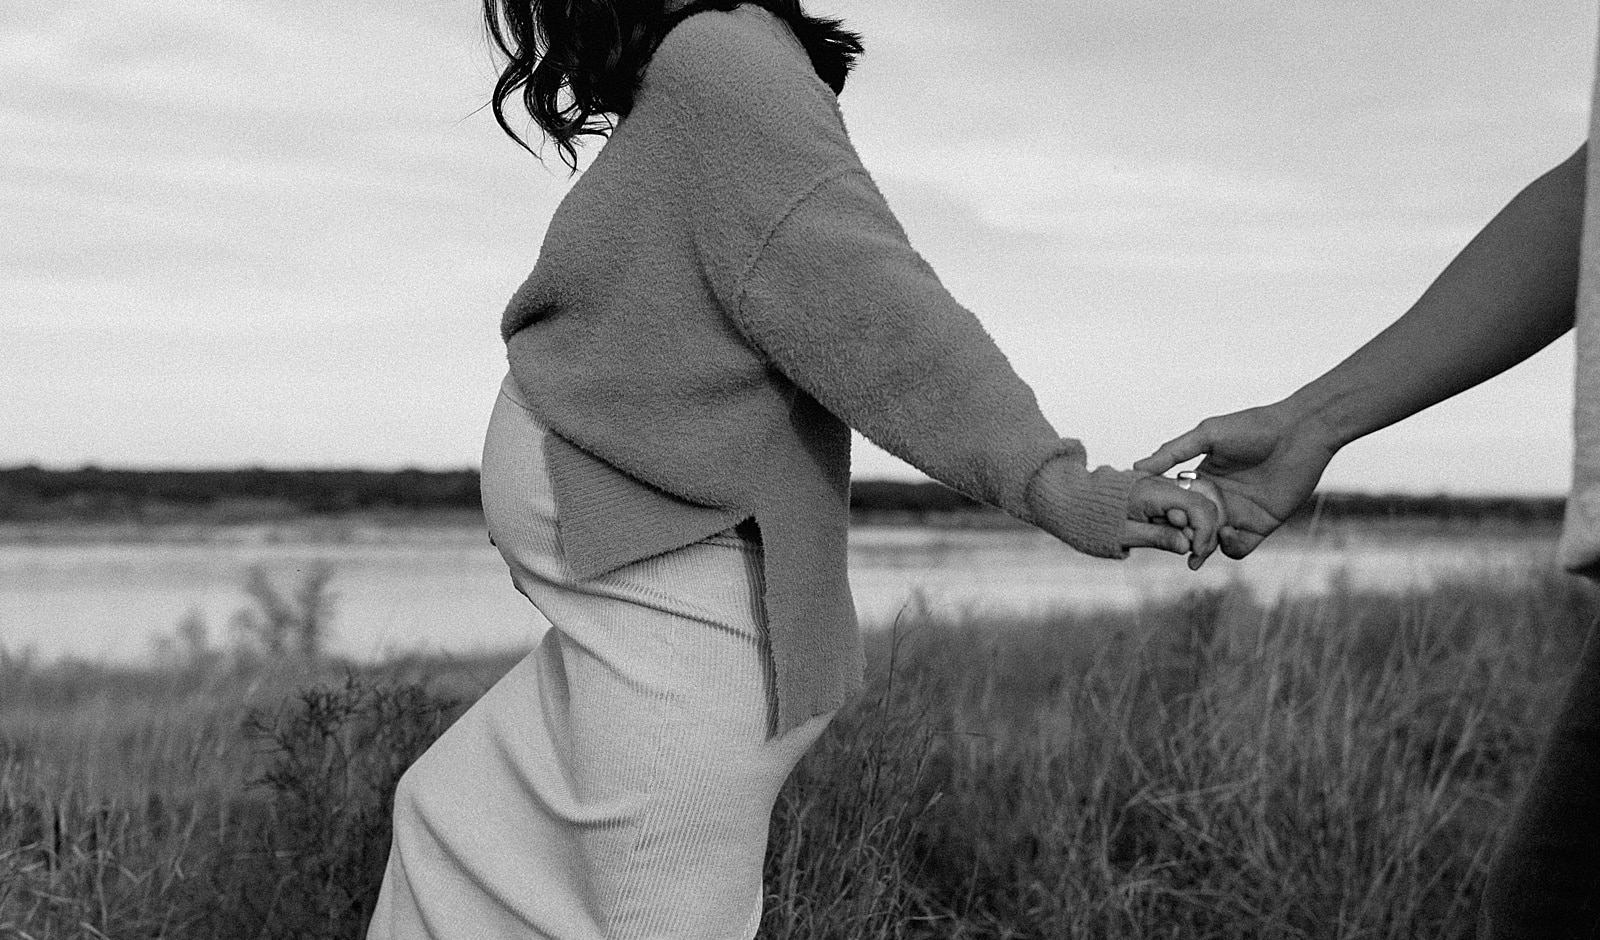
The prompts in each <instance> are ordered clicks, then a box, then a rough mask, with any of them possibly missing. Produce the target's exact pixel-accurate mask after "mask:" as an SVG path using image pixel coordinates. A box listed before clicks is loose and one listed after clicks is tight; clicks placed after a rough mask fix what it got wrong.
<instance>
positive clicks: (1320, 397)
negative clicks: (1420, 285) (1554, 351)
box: [1289, 145, 1588, 447]
mask: <svg viewBox="0 0 1600 940" xmlns="http://www.w3.org/2000/svg"><path fill="white" fill-rule="evenodd" d="M1587 151H1588V146H1587V145H1584V146H1583V147H1580V148H1578V150H1577V152H1575V153H1574V154H1573V155H1572V156H1570V157H1568V158H1567V159H1566V160H1564V161H1562V162H1561V164H1560V165H1558V166H1556V167H1555V168H1554V169H1552V170H1550V171H1549V172H1547V173H1545V174H1544V175H1543V176H1541V177H1539V178H1538V179H1536V180H1534V181H1533V182H1532V183H1530V184H1529V185H1528V186H1527V188H1525V189H1524V190H1523V191H1522V192H1521V193H1519V194H1518V195H1517V197H1516V198H1515V199H1513V200H1511V202H1510V203H1509V204H1508V205H1507V206H1506V207H1505V208H1504V209H1503V210H1501V211H1500V213H1499V214H1498V215H1496V216H1495V217H1494V219H1493V220H1492V221H1490V223H1489V224H1488V225H1487V226H1485V227H1484V229H1483V231H1481V232H1479V233H1478V235H1477V236H1476V237H1475V238H1473V240H1472V241H1471V242H1470V243H1468V245H1467V247H1466V248H1464V249H1462V251H1461V253H1460V254H1459V255H1457V256H1456V257H1455V260H1453V261H1451V262H1450V264H1449V266H1447V267H1446V268H1445V269H1444V271H1443V272H1442V273H1441V274H1440V275H1439V277H1438V278H1437V279H1435V280H1434V282H1433V284H1432V285H1431V286H1429V288H1428V289H1427V291H1425V292H1424V293H1423V295H1422V296H1421V298H1419V299H1418V300H1417V302H1416V303H1415V304H1414V305H1412V307H1411V309H1410V310H1407V311H1406V313H1405V315H1404V316H1402V317H1401V318H1400V319H1399V320H1396V321H1395V322H1394V323H1393V324H1392V325H1391V326H1389V328H1388V329H1386V330H1384V331H1383V332H1382V333H1379V334H1378V335H1377V336H1375V337H1373V338H1372V339H1371V340H1370V341H1369V342H1368V343H1367V344H1366V345H1364V346H1362V347H1361V348H1360V349H1358V350H1356V351H1355V352H1354V353H1353V354H1351V356H1350V357H1349V358H1348V359H1345V360H1344V361H1343V362H1341V363H1339V364H1338V365H1337V366H1335V367H1333V368H1332V369H1330V370H1329V371H1328V372H1326V373H1324V374H1323V375H1322V376H1321V377H1319V378H1317V379H1316V380H1314V381H1312V382H1311V383H1310V384H1308V385H1306V386H1305V387H1304V388H1302V389H1300V390H1299V391H1297V392H1295V393H1294V394H1293V395H1292V396H1290V398H1289V405H1290V408H1291V410H1292V412H1298V413H1299V414H1301V415H1303V416H1304V417H1305V418H1306V419H1308V420H1313V421H1315V422H1317V423H1319V424H1321V425H1322V426H1323V427H1324V428H1325V429H1326V431H1327V432H1328V433H1330V434H1331V436H1332V439H1333V441H1334V442H1336V444H1337V446H1341V447H1342V446H1343V445H1345V444H1348V443H1350V442H1351V441H1353V440H1356V439H1357V438H1359V437H1362V436H1363V435H1366V434H1370V433H1371V432H1373V431H1376V430H1378V429H1379V428H1384V427H1388V426H1389V425H1391V424H1394V423H1395V422H1397V421H1401V420H1403V419H1405V418H1408V417H1410V416H1411V415H1413V414H1416V413H1417V412H1419V411H1422V410H1423V409H1425V408H1427V407H1429V406H1431V405H1434V404H1437V403H1439V402H1441V401H1444V400H1445V399H1447V398H1450V397H1452V396H1454V395H1456V394H1459V393H1461V392H1464V391H1466V390H1467V389H1469V388H1471V387H1473V386H1474V385H1477V384H1478V383H1480V382H1483V381H1485V380H1486V379H1491V378H1493V377H1495V376H1497V375H1499V374H1500V373H1502V372H1504V371H1506V370H1507V369H1509V368H1511V367H1512V366H1514V365H1516V364H1517V363H1519V362H1521V361H1523V360H1524V359H1527V358H1528V357H1529V356H1532V355H1533V354H1534V353H1536V352H1538V351H1539V350H1541V349H1543V348H1544V347H1546V346H1548V345H1549V344H1550V343H1552V342H1554V341H1555V340H1556V339H1557V338H1558V337H1560V336H1561V335H1562V334H1564V333H1566V332H1567V331H1568V330H1570V329H1572V317H1573V307H1574V302H1575V299H1576V296H1577V289H1578V242H1579V237H1580V233H1581V231H1582V227H1583V193H1584V176H1585V169H1586V163H1587V159H1586V157H1587Z"/></svg>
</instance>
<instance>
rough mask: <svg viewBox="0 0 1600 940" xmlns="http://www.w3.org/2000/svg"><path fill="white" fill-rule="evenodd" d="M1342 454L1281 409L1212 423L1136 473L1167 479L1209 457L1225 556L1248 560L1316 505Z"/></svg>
mask: <svg viewBox="0 0 1600 940" xmlns="http://www.w3.org/2000/svg"><path fill="white" fill-rule="evenodd" d="M1338 450H1339V448H1338V445H1337V444H1336V443H1335V442H1334V438H1333V437H1332V435H1331V434H1329V433H1326V432H1325V429H1323V428H1322V426H1321V424H1320V423H1319V422H1317V421H1315V420H1312V419H1310V418H1309V417H1307V416H1298V417H1297V416H1295V415H1293V414H1291V411H1290V408H1289V406H1288V405H1286V404H1284V403H1279V404H1277V405H1269V406H1267V407H1264V408H1250V409H1246V410H1245V411H1236V412H1234V413H1233V414H1228V415H1222V416H1220V417H1216V418H1207V419H1206V420H1204V421H1202V422H1200V424H1199V425H1197V426H1196V427H1195V428H1194V430H1192V431H1189V432H1188V433H1187V434H1183V435H1180V436H1179V437H1176V438H1173V439H1172V440H1170V441H1168V442H1167V443H1165V444H1162V445H1161V447H1159V448H1158V449H1157V450H1156V452H1155V453H1153V454H1151V455H1150V456H1148V457H1146V458H1144V459H1143V460H1140V461H1138V462H1136V463H1135V464H1134V465H1133V468H1134V469H1135V470H1140V471H1143V472H1145V473H1165V472H1166V471H1168V470H1170V469H1172V468H1173V467H1175V466H1177V465H1178V464H1180V463H1183V462H1184V461H1186V460H1192V459H1194V458H1195V457H1198V456H1200V455H1201V454H1205V455H1206V459H1205V460H1204V461H1202V462H1201V464H1200V472H1201V473H1202V474H1204V475H1205V477H1207V478H1209V479H1210V480H1211V482H1213V483H1214V484H1216V487H1217V489H1218V490H1220V491H1221V493H1222V499H1223V505H1224V507H1225V510H1226V513H1227V517H1228V518H1227V520H1226V521H1225V523H1224V526H1223V528H1222V530H1221V533H1220V536H1221V544H1222V553H1223V554H1224V555H1227V556H1228V557H1229V558H1243V557H1244V556H1246V555H1248V554H1250V553H1251V552H1252V551H1254V550H1255V547H1256V546H1257V545H1260V544H1261V542H1262V540H1264V539H1265V538H1266V537H1267V536H1268V535H1271V534H1272V533H1273V531H1274V530H1276V529H1277V528H1278V527H1279V526H1281V525H1283V523H1284V521H1285V520H1287V519H1288V518H1289V517H1290V516H1292V515H1294V511H1295V510H1296V509H1299V508H1300V505H1301V504H1302V503H1304V502H1305V501H1306V500H1307V499H1309V498H1310V497H1311V494H1312V492H1313V491H1315V490H1316V488H1317V481H1318V480H1320V479H1322V471H1323V470H1325V469H1326V468H1327V466H1328V461H1330V460H1332V459H1333V455H1334V454H1335V453H1337V452H1338ZM1192 566H1193V565H1192ZM1193 567H1198V566H1193Z"/></svg>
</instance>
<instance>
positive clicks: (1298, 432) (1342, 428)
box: [1269, 385, 1371, 454]
mask: <svg viewBox="0 0 1600 940" xmlns="http://www.w3.org/2000/svg"><path fill="white" fill-rule="evenodd" d="M1350 402H1351V396H1349V395H1348V394H1342V393H1337V392H1331V391H1327V390H1323V389H1317V388H1315V387H1314V385H1308V386H1306V387H1305V388H1302V389H1300V390H1299V391H1297V392H1295V393H1294V394H1293V395H1290V396H1289V397H1288V398H1285V399H1283V400H1282V401H1280V402H1278V403H1277V404H1274V405H1271V406H1269V407H1270V408H1271V409H1272V410H1273V412H1274V413H1275V414H1276V416H1277V417H1278V419H1279V420H1280V421H1282V422H1283V423H1284V426H1285V427H1287V428H1290V429H1291V430H1292V432H1293V434H1294V436H1295V437H1298V438H1300V439H1301V440H1303V441H1306V442H1307V443H1309V444H1313V445H1315V446H1318V447H1322V448H1325V449H1326V450H1327V451H1328V453H1330V454H1333V453H1336V452H1338V451H1339V449H1340V448H1342V447H1344V446H1345V445H1346V444H1349V443H1350V442H1351V441H1354V440H1355V439H1357V438H1359V437H1361V436H1362V435H1364V434H1366V433H1368V432H1369V431H1370V430H1371V428H1367V427H1364V426H1363V425H1362V423H1361V422H1360V421H1359V420H1357V413H1356V411H1355V410H1354V409H1352V408H1351V407H1350Z"/></svg>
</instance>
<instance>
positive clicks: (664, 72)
mask: <svg viewBox="0 0 1600 940" xmlns="http://www.w3.org/2000/svg"><path fill="white" fill-rule="evenodd" d="M640 91H641V94H652V93H656V94H666V95H668V96H670V97H671V98H673V99H674V100H675V101H677V102H678V103H679V105H680V106H682V107H686V108H689V109H692V110H700V109H702V108H710V109H712V110H713V111H731V112H734V113H737V114H741V115H742V116H745V117H748V116H751V112H752V111H753V112H757V113H759V112H762V111H766V110H769V109H773V108H777V109H781V112H783V113H788V114H790V115H794V114H796V113H804V112H806V111H816V110H818V109H820V110H821V111H823V112H827V113H830V114H834V115H836V114H837V107H836V105H835V103H834V96H833V92H832V91H830V90H829V89H828V86H827V85H825V84H824V83H823V82H822V80H821V79H820V78H818V77H817V74H816V72H815V71H814V70H813V69H812V67H811V62H810V60H809V59H808V58H807V56H806V53H805V50H804V49H803V48H802V47H801V46H800V44H799V41H798V40H796V39H795V38H794V36H793V34H791V33H790V32H789V27H788V26H787V25H786V24H785V23H783V21H781V20H779V19H778V18H777V17H775V16H773V15H772V14H771V13H769V12H767V11H766V10H764V9H762V8H761V7H757V6H753V5H748V4H747V5H744V6H741V7H738V8H736V9H735V10H733V11H731V12H722V11H718V10H710V11H706V12H704V13H698V14H695V15H694V16H691V17H689V18H688V19H686V20H684V21H683V22H682V23H680V24H679V25H678V26H677V28H675V29H673V30H672V32H670V33H668V34H667V36H666V38H665V39H663V40H662V42H661V46H660V47H659V48H658V49H657V50H656V53H655V56H654V57H653V58H652V59H651V61H650V64H649V66H648V67H647V68H646V70H645V75H644V85H643V87H641V89H640Z"/></svg>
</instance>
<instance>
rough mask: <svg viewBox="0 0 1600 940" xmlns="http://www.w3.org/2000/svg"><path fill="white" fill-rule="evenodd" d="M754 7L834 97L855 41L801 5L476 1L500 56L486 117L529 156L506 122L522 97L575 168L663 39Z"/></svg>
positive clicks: (626, 102)
mask: <svg viewBox="0 0 1600 940" xmlns="http://www.w3.org/2000/svg"><path fill="white" fill-rule="evenodd" d="M742 3H751V4H754V5H755V6H759V7H762V8H763V9H766V10H767V11H769V12H771V13H772V14H773V15H775V16H777V17H778V18H779V19H782V20H783V21H784V22H786V23H788V24H789V28H790V29H792V30H793V31H794V34H795V36H796V38H798V39H799V40H800V43H801V45H803V46H804V47H805V50H806V53H807V54H808V55H809V56H810V57H811V65H812V68H814V69H816V71H817V75H818V77H820V78H821V79H822V80H823V81H824V82H826V83H827V84H828V87H830V88H832V89H833V92H834V94H838V93H839V92H840V91H842V90H843V89H844V80H845V77H846V76H847V75H848V74H849V73H850V69H851V68H852V67H853V66H854V65H855V60H856V57H857V56H859V55H860V54H861V37H860V36H858V35H856V34H855V33H852V32H850V31H849V30H847V29H845V28H844V24H842V23H841V22H839V21H838V20H835V19H829V18H826V17H817V16H810V15H808V14H807V13H806V12H805V11H804V10H802V9H801V7H800V0H696V2H692V3H690V4H689V5H687V6H685V7H683V8H681V9H679V10H675V11H673V12H672V13H668V12H667V10H666V0H483V21H484V26H485V27H486V28H487V30H488V33H489V39H490V41H492V42H493V43H494V45H495V47H496V48H498V49H499V50H500V52H501V53H503V54H504V55H505V57H506V60H507V61H506V66H505V69H504V70H503V71H502V72H501V73H500V80H499V81H498V82H496V83H495V86H494V96H493V98H492V99H491V106H492V107H493V109H494V117H495V120H496V121H497V122H498V123H499V124H500V128H501V130H503V131H505V132H506V134H507V135H508V136H510V137H511V139H512V140H515V141H516V142H517V143H518V144H520V145H521V146H522V148H523V149H525V150H527V151H528V152H530V153H533V152H534V150H533V148H532V147H529V146H528V143H527V141H525V140H523V139H522V135H520V134H518V133H517V132H516V131H515V130H514V129H513V128H512V127H511V124H510V122H509V121H508V120H507V118H506V112H505V103H506V101H507V100H508V99H510V98H511V97H512V96H513V95H516V94H518V92H519V91H520V92H521V98H522V104H523V106H524V107H525V108H527V110H528V115H529V116H530V117H532V118H533V122H534V123H535V124H537V125H539V128H540V129H541V130H542V131H544V135H545V137H546V138H547V139H549V140H550V141H551V142H552V143H554V144H555V145H556V149H558V150H559V151H560V152H561V158H562V161H563V162H565V163H566V164H567V166H569V167H571V168H572V169H574V170H576V169H577V165H578V149H577V145H578V143H579V141H580V139H581V138H583V137H585V136H597V137H603V136H605V135H606V134H609V133H610V132H611V130H612V128H614V127H615V126H616V122H617V121H618V120H620V119H621V118H623V117H626V116H627V114H628V111H629V110H631V109H632V107H633V95H634V91H635V90H636V89H637V88H638V85H639V77H640V76H641V75H642V74H643V73H644V67H645V65H646V63H648V62H649V61H650V56H651V55H653V54H654V53H655V50H656V47H657V46H659V45H660V44H661V40H662V39H664V38H665V37H666V35H667V33H668V32H670V31H671V30H672V28H673V27H674V26H676V25H678V24H679V23H681V22H682V21H683V20H684V19H686V18H687V17H690V16H693V15H694V14H696V13H700V12H703V11H705V10H723V11H727V10H732V9H733V8H735V7H737V6H740V5H741V4H742Z"/></svg>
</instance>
